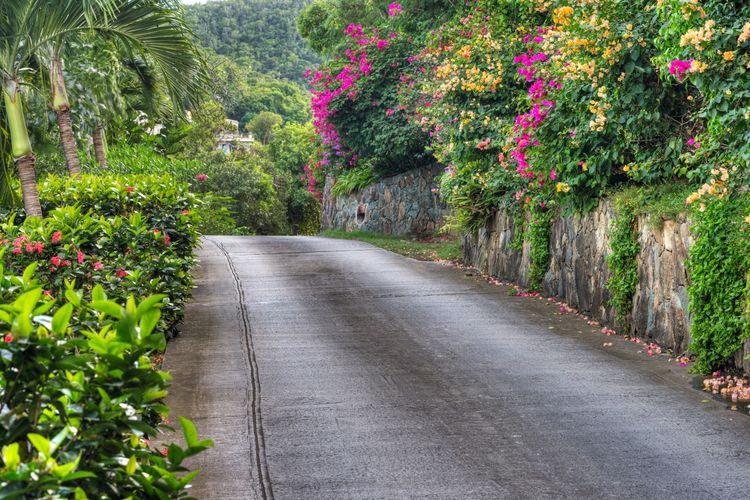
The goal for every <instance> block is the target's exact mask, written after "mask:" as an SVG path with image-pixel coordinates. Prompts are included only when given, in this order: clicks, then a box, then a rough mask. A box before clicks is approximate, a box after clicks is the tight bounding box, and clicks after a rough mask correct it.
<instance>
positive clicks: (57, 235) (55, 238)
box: [52, 231, 62, 243]
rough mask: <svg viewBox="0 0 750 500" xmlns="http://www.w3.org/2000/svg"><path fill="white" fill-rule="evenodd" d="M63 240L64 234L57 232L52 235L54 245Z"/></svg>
mask: <svg viewBox="0 0 750 500" xmlns="http://www.w3.org/2000/svg"><path fill="white" fill-rule="evenodd" d="M61 239H62V233H61V232H60V231H55V232H54V233H52V243H58V242H59V241H60V240H61Z"/></svg>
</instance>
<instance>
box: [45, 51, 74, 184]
mask: <svg viewBox="0 0 750 500" xmlns="http://www.w3.org/2000/svg"><path fill="white" fill-rule="evenodd" d="M50 84H51V87H52V110H53V111H54V112H55V113H56V114H57V126H58V127H59V128H60V139H61V140H62V145H63V151H64V152H65V164H66V165H67V166H68V172H69V173H70V175H71V176H73V177H75V176H76V175H78V174H80V173H81V162H80V161H79V160H78V148H77V146H76V139H75V135H73V126H72V125H71V123H70V102H69V101H68V92H67V90H66V88H65V78H64V77H63V72H62V60H61V59H60V58H57V57H56V58H53V59H52V62H51V63H50Z"/></svg>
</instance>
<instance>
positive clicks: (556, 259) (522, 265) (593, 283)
mask: <svg viewBox="0 0 750 500" xmlns="http://www.w3.org/2000/svg"><path fill="white" fill-rule="evenodd" d="M613 219H614V210H613V206H612V203H611V202H609V201H603V202H601V203H600V204H599V206H598V207H597V209H596V210H594V211H592V212H590V213H588V214H585V215H583V216H579V215H573V216H568V217H558V218H556V219H554V220H553V221H552V224H551V228H550V229H551V236H550V256H551V257H550V265H549V269H548V271H547V274H546V276H545V279H544V285H543V292H544V294H545V295H548V296H552V297H556V298H559V299H561V300H563V301H564V302H567V303H568V304H569V305H571V306H572V307H575V308H576V309H578V310H579V311H581V312H583V313H585V314H587V315H589V316H591V317H593V318H594V319H596V320H597V321H600V322H602V323H604V324H606V325H609V326H614V327H616V326H618V325H615V311H614V310H613V309H612V308H611V307H609V305H608V301H609V291H608V290H607V282H608V281H609V276H610V271H609V268H608V266H607V260H606V257H607V255H608V254H609V253H610V252H611V249H610V246H609V233H610V227H611V225H612V222H613ZM689 227H690V226H689V223H688V222H687V221H686V220H677V221H665V222H664V223H663V224H662V225H661V227H659V228H653V227H652V226H651V225H649V224H648V220H647V218H646V217H640V218H638V220H637V232H638V239H639V242H640V245H641V251H640V255H639V256H638V276H639V281H640V282H639V284H638V287H637V289H636V293H635V297H634V300H633V309H632V311H631V318H630V319H631V321H630V323H631V331H630V332H629V333H630V334H631V335H637V336H639V337H642V338H646V339H653V340H654V341H655V342H657V343H659V344H660V345H663V346H666V347H669V348H671V349H672V350H673V351H674V352H675V353H684V352H686V350H687V346H688V344H689V343H690V333H689V332H690V315H689V313H688V310H687V285H688V275H687V271H686V269H685V261H686V260H687V257H688V252H689V249H690V245H691V244H692V242H693V240H692V237H691V236H690V231H689ZM515 233H516V228H515V226H514V221H513V217H511V216H510V215H509V214H508V213H506V212H503V211H500V212H498V213H497V214H496V215H495V216H494V217H493V219H492V220H491V221H490V222H489V223H488V224H487V226H486V227H485V228H484V229H482V230H480V231H479V233H478V234H476V235H468V236H466V238H465V242H464V251H465V259H466V262H467V263H468V264H471V265H473V266H474V267H476V268H477V269H478V270H480V271H481V272H484V273H488V274H491V275H493V276H497V277H498V278H500V279H503V280H506V281H512V282H516V283H519V284H521V285H523V286H527V285H528V268H529V248H528V246H525V247H524V249H523V250H522V251H516V250H513V248H512V247H511V245H510V242H511V240H512V239H513V236H514V234H515Z"/></svg>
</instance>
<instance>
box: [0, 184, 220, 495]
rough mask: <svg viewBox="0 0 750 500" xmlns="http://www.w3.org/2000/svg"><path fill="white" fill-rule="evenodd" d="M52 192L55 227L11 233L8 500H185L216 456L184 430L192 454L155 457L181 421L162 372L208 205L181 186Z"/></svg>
mask: <svg viewBox="0 0 750 500" xmlns="http://www.w3.org/2000/svg"><path fill="white" fill-rule="evenodd" d="M41 192H42V197H43V199H44V203H45V206H46V207H47V209H48V210H50V211H49V216H48V217H46V218H43V219H42V218H37V217H29V218H25V219H24V218H22V217H20V216H19V217H17V216H14V215H11V216H10V218H9V219H8V220H6V221H5V222H4V223H3V224H2V225H0V331H4V332H6V333H4V337H3V339H2V341H0V366H1V367H2V369H1V370H0V446H2V460H3V467H2V468H0V496H2V497H3V498H38V497H45V498H47V497H49V498H69V497H75V498H87V497H90V498H127V497H149V498H181V497H184V496H185V495H186V492H187V486H188V484H189V482H190V481H191V480H192V479H193V478H194V477H195V475H196V474H197V471H195V472H189V471H188V470H187V469H186V468H185V467H184V466H183V465H182V462H183V460H184V459H185V458H187V457H189V456H191V455H194V454H196V453H198V452H200V451H202V450H204V449H205V448H207V447H208V446H211V442H210V441H199V440H198V438H197V433H196V431H195V428H194V426H193V425H192V424H191V423H190V422H188V421H187V420H184V419H180V423H181V425H182V427H183V431H184V434H185V439H186V443H187V447H186V448H182V447H180V446H178V445H176V444H168V445H166V446H157V445H156V444H152V443H151V440H154V439H158V437H159V434H160V433H161V432H162V431H163V430H164V429H165V428H166V427H165V426H164V424H163V422H164V420H163V419H164V418H165V417H166V415H167V414H168V411H169V409H168V408H167V407H166V406H165V405H164V404H163V402H162V400H163V398H164V397H165V396H166V391H167V387H168V381H169V375H168V374H167V373H164V372H161V371H159V369H158V367H157V366H155V365H154V363H153V361H152V360H153V355H154V354H155V353H157V352H159V351H162V350H163V349H164V348H165V345H166V337H167V335H170V334H172V333H173V332H174V331H175V328H176V325H177V323H178V321H179V320H180V319H181V317H182V314H183V309H184V304H185V302H186V301H187V299H188V298H189V296H190V292H191V289H192V276H191V274H190V266H191V265H192V264H193V262H194V257H193V255H192V251H193V249H194V247H195V246H196V245H197V243H198V232H197V231H196V224H197V222H198V221H199V211H200V208H201V204H200V201H199V200H198V198H197V197H196V196H195V195H194V194H192V193H190V192H189V191H188V188H187V186H186V185H184V184H180V183H177V182H175V181H174V180H173V179H171V178H170V177H169V176H165V177H164V178H157V177H148V176H137V177H130V178H126V177H119V176H111V177H107V178H105V177H96V176H84V177H83V178H81V179H72V180H71V179H59V178H56V177H50V178H49V179H48V180H47V182H46V183H45V184H44V185H43V186H42V188H41ZM71 204H72V205H71ZM52 207H57V208H52ZM16 219H18V222H16Z"/></svg>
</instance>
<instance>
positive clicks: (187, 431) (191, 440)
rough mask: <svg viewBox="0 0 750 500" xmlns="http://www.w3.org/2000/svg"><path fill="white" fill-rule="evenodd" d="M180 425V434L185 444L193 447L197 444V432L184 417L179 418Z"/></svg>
mask: <svg viewBox="0 0 750 500" xmlns="http://www.w3.org/2000/svg"><path fill="white" fill-rule="evenodd" d="M179 420H180V425H181V426H182V433H183V434H184V435H185V443H187V445H188V446H195V445H196V444H198V431H197V430H196V428H195V425H194V424H193V423H192V422H191V421H190V420H188V419H186V418H185V417H179Z"/></svg>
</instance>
